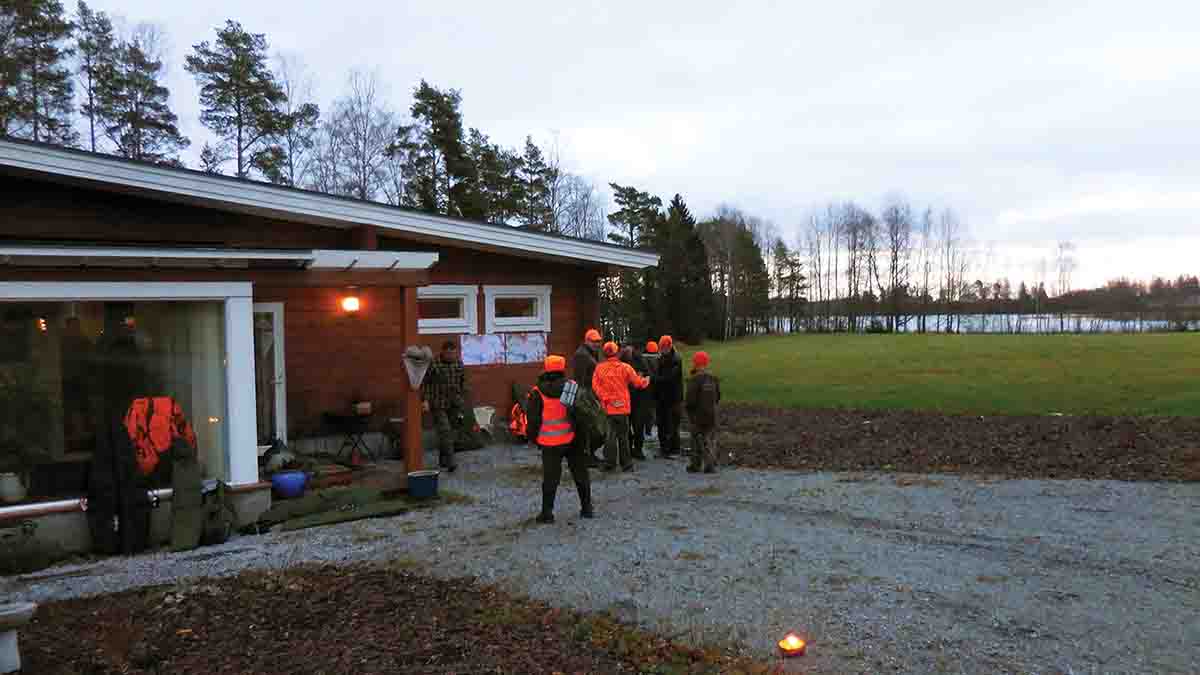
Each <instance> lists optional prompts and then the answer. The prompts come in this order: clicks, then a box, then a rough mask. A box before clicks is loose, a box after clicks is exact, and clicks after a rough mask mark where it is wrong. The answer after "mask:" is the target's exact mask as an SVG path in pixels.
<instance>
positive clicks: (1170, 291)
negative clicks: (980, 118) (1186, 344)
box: [0, 0, 1196, 341]
mask: <svg viewBox="0 0 1200 675" xmlns="http://www.w3.org/2000/svg"><path fill="white" fill-rule="evenodd" d="M165 39H166V34H165V31H164V30H163V29H162V28H161V27H160V26H157V25H155V24H150V23H139V24H135V25H133V26H131V27H130V26H124V25H121V26H118V25H116V23H115V22H114V21H113V20H112V19H111V17H109V16H107V15H106V14H105V13H104V12H99V11H94V10H92V9H91V8H90V7H89V6H88V5H87V4H86V3H85V2H82V1H80V2H79V3H78V5H77V6H76V9H75V12H74V14H73V15H68V13H67V11H66V9H65V7H64V6H63V4H62V2H61V1H60V0H0V136H10V137H15V138H26V139H30V140H34V141H39V142H47V143H55V144H60V145H67V146H76V147H83V148H85V149H89V150H91V151H93V152H108V153H112V154H116V155H119V156H122V157H126V158H129V159H134V160H139V161H147V162H154V163H161V164H169V165H176V166H182V165H183V161H182V159H181V153H182V152H183V151H184V150H186V149H187V148H188V147H189V146H190V145H191V142H190V140H189V139H188V138H186V137H184V136H183V135H182V134H181V133H180V130H179V126H178V123H179V120H178V117H177V116H176V115H175V113H174V112H172V110H171V109H170V106H169V100H170V92H169V91H168V89H167V87H166V86H165V84H164V79H165V75H166V73H165V72H164V66H163V57H164V54H163V51H164V45H165ZM184 68H185V69H186V71H187V72H188V73H190V74H191V75H192V76H193V77H194V78H195V81H196V83H197V85H198V87H199V103H200V107H201V115H200V121H201V122H202V123H203V124H204V126H205V127H207V128H208V129H209V130H210V131H211V132H212V135H213V138H214V140H212V141H210V142H206V143H204V145H203V147H202V148H201V149H200V151H199V166H198V167H196V168H199V169H201V170H203V171H207V172H212V173H225V172H227V171H228V172H230V173H231V174H232V175H234V176H237V177H239V178H252V179H257V180H265V181H270V182H272V183H276V184H280V185H288V186H294V187H301V188H305V189H310V190H316V191H320V192H325V193H329V194H336V195H342V196H347V197H354V198H357V199H363V200H373V201H380V202H386V203H389V204H393V205H398V206H405V207H409V208H413V209H418V210H421V211H426V212H429V213H435V214H443V215H448V216H454V217H459V218H466V219H472V220H478V221H484V222H490V223H495V224H503V225H509V226H513V227H522V228H528V229H532V230H537V231H542V232H547V233H552V234H562V235H567V236H574V237H582V238H588V239H595V240H608V241H610V242H612V243H614V244H617V245H621V246H629V247H637V248H647V249H651V250H654V251H656V252H658V253H659V254H660V256H661V264H660V265H659V266H658V267H657V268H656V269H652V270H647V271H644V272H636V273H635V272H627V273H624V274H621V275H618V276H615V277H611V278H606V279H604V280H602V282H601V288H600V295H601V317H602V321H603V323H604V327H605V329H606V330H607V331H608V332H610V333H611V334H613V335H616V336H619V337H621V338H624V339H629V340H639V341H640V340H641V339H643V338H649V337H654V336H657V335H661V334H663V333H673V334H676V335H678V336H680V337H682V338H683V339H685V340H689V341H701V340H704V339H731V338H735V337H739V336H743V335H753V334H762V333H768V332H796V331H802V330H803V331H822V332H823V331H850V332H861V331H878V332H889V331H916V332H934V331H939V332H954V331H958V330H961V329H962V321H963V318H964V317H969V316H972V315H980V316H985V317H986V316H992V315H1001V314H1031V315H1037V316H1043V315H1046V314H1056V315H1058V317H1059V322H1060V325H1059V329H1066V327H1067V320H1068V319H1067V317H1068V316H1069V315H1077V314H1079V313H1113V314H1114V315H1116V314H1120V315H1121V316H1130V315H1133V314H1136V315H1137V316H1139V317H1147V316H1148V317H1154V316H1166V317H1170V318H1171V319H1172V320H1175V321H1182V322H1183V325H1185V326H1186V325H1187V320H1188V319H1187V317H1189V316H1192V314H1191V313H1189V312H1193V310H1191V309H1188V308H1187V307H1188V306H1189V305H1188V303H1191V302H1194V301H1195V297H1196V293H1195V289H1194V288H1193V286H1194V284H1191V281H1189V280H1188V279H1178V280H1173V281H1170V282H1168V281H1164V280H1156V281H1155V282H1153V283H1152V284H1150V285H1149V286H1141V285H1138V284H1134V283H1133V282H1128V281H1125V280H1122V281H1119V282H1114V283H1112V284H1109V286H1108V287H1106V288H1104V289H1093V290H1092V291H1075V290H1074V289H1073V288H1072V284H1071V277H1072V273H1073V271H1074V269H1075V266H1076V262H1075V249H1074V246H1073V245H1072V244H1070V243H1069V242H1060V243H1059V244H1058V245H1057V246H1056V247H1055V250H1054V251H1053V253H1052V254H1051V256H1050V257H1049V258H1047V259H1046V260H1044V261H1043V262H1042V264H1041V265H1040V266H1039V274H1038V276H1039V277H1040V279H1039V280H1037V281H1036V282H1035V283H1032V284H1028V285H1027V284H1026V283H1025V282H1020V284H1019V288H1018V289H1017V290H1015V291H1014V290H1013V288H1012V285H1011V283H1010V282H1009V281H1008V280H1007V279H1001V280H992V281H989V282H985V281H984V279H985V278H988V277H989V276H990V275H989V273H988V272H989V269H988V268H989V267H990V257H991V256H990V253H988V252H985V253H984V254H982V255H981V254H980V252H979V251H978V250H977V249H976V248H974V247H973V246H972V244H971V242H970V240H969V232H968V230H967V227H966V224H965V223H964V222H963V221H962V219H961V218H960V217H959V216H958V215H957V214H956V213H955V212H954V210H952V209H949V208H942V209H934V208H932V207H929V208H925V209H918V208H916V207H914V206H913V205H911V204H910V203H908V202H907V201H906V200H904V199H902V198H899V197H890V198H888V199H887V200H885V203H884V205H883V206H882V208H880V209H879V210H878V211H877V212H872V211H871V210H870V209H868V208H865V207H863V206H861V205H859V204H858V203H855V202H852V201H851V202H843V203H830V204H828V205H826V206H824V207H822V208H820V209H816V210H814V211H813V212H812V213H811V214H810V216H809V217H808V218H807V219H806V222H805V223H804V224H803V225H802V227H801V231H800V234H799V236H798V237H796V239H795V241H794V243H789V242H788V241H787V240H786V239H785V238H784V237H782V236H781V235H780V233H779V228H778V227H777V226H776V225H775V224H773V223H771V222H770V221H767V220H764V219H762V218H758V217H756V216H753V215H751V214H747V213H745V212H743V211H741V210H739V209H737V208H735V207H733V206H728V205H723V206H720V207H718V208H717V209H716V210H715V212H714V213H713V214H712V215H710V216H708V217H706V218H703V219H697V218H696V217H695V216H693V214H692V213H691V211H690V209H689V208H688V206H687V204H686V203H685V201H684V199H683V197H682V196H681V195H678V194H676V195H675V196H674V198H673V199H672V200H671V201H670V203H668V204H667V205H666V206H665V207H664V205H663V201H662V199H661V198H660V197H658V196H655V195H652V194H650V193H649V192H646V191H643V190H640V189H638V188H637V187H635V186H629V185H620V184H617V183H610V184H609V186H608V188H609V191H610V192H611V195H612V201H613V208H612V209H611V211H610V209H609V205H608V203H607V198H606V196H605V195H604V194H603V193H602V192H601V190H600V188H598V187H597V186H596V185H595V184H593V183H592V182H591V181H590V180H588V179H586V178H584V177H583V176H581V175H578V174H575V173H572V172H571V171H568V170H566V169H565V167H564V163H563V160H562V156H561V152H560V151H559V149H558V147H557V144H554V145H551V146H550V147H548V148H543V147H541V146H539V145H538V144H537V143H535V142H534V141H533V138H532V137H531V136H527V137H526V139H525V142H524V145H523V147H521V148H509V147H504V146H502V145H501V144H498V143H495V142H493V141H492V140H491V139H490V138H489V137H488V135H487V134H485V133H484V132H482V131H481V130H479V129H477V128H473V127H468V126H467V125H466V123H465V121H464V119H463V114H462V110H461V108H462V93H461V92H460V91H459V90H456V89H448V88H440V87H437V86H435V85H433V84H430V83H428V82H426V81H424V80H422V81H421V82H420V83H419V84H418V85H417V86H416V87H415V88H414V90H413V92H412V101H411V104H410V105H409V106H408V108H407V110H406V111H400V110H397V109H396V108H394V107H393V106H392V104H391V103H390V101H389V100H388V97H387V96H386V92H385V87H384V85H383V83H382V81H381V78H380V76H379V75H378V74H377V73H375V72H372V71H368V70H361V69H356V70H352V71H351V72H350V73H348V75H347V77H346V82H345V84H344V87H343V89H342V92H341V93H340V95H338V96H337V97H335V98H334V99H333V100H332V101H331V102H329V103H328V104H326V105H325V106H324V107H322V106H321V105H319V104H318V102H317V101H316V100H314V99H315V97H314V90H315V82H314V81H313V79H312V77H311V75H310V74H309V73H308V71H307V70H306V68H305V67H304V65H303V63H302V62H301V61H300V60H298V59H296V58H286V57H275V58H272V57H271V56H270V50H269V43H268V41H267V38H266V36H265V35H264V34H261V33H254V32H251V31H247V30H246V29H245V28H244V27H243V26H242V25H241V24H240V23H238V22H236V21H233V20H230V21H227V22H226V23H225V24H224V25H223V26H221V27H219V28H217V29H216V31H215V34H214V36H213V38H212V39H211V40H205V41H202V42H200V43H198V44H195V45H193V47H192V49H191V52H190V53H189V54H188V56H187V58H186V59H185V63H184ZM81 132H82V133H81ZM1051 268H1053V269H1052V270H1051ZM1051 276H1053V278H1051ZM1047 283H1049V284H1050V287H1049V288H1048V287H1047ZM1139 320H1140V319H1139Z"/></svg>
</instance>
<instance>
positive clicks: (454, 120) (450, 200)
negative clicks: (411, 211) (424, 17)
mask: <svg viewBox="0 0 1200 675" xmlns="http://www.w3.org/2000/svg"><path fill="white" fill-rule="evenodd" d="M461 104H462V96H461V94H460V93H459V92H458V90H456V89H450V90H447V91H442V90H440V89H437V88H436V87H433V86H431V85H430V84H429V83H428V82H426V81H424V80H421V84H420V85H418V86H417V88H416V90H415V91H414V92H413V104H412V108H411V109H410V114H411V115H412V119H413V123H412V124H411V125H406V126H403V127H401V128H400V131H399V134H398V136H397V142H396V143H395V145H394V151H395V152H401V153H403V154H404V157H405V170H404V173H405V175H406V185H405V190H404V203H405V204H406V205H408V206H412V207H414V208H418V209H421V210H423V211H428V212H430V213H441V214H444V215H450V216H460V217H464V218H471V217H481V216H482V214H481V213H480V208H479V205H478V204H477V203H475V200H474V198H473V195H472V194H471V192H472V190H473V189H474V185H473V184H472V181H473V178H474V173H475V172H474V166H473V164H472V162H471V158H470V156H469V154H468V152H467V144H466V141H465V139H464V131H463V120H462V112H461V110H460V109H459V108H460V106H461Z"/></svg>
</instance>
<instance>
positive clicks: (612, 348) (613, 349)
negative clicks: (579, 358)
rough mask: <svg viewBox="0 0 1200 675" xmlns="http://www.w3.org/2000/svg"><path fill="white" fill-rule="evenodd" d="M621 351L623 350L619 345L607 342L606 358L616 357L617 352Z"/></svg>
mask: <svg viewBox="0 0 1200 675" xmlns="http://www.w3.org/2000/svg"><path fill="white" fill-rule="evenodd" d="M619 351H621V348H620V347H618V346H617V343H615V342H605V343H604V355H605V356H616V355H617V352H619Z"/></svg>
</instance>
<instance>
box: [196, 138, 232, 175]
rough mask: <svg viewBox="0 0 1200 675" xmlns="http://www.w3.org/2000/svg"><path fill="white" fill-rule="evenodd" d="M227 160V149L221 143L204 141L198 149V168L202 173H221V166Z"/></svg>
mask: <svg viewBox="0 0 1200 675" xmlns="http://www.w3.org/2000/svg"><path fill="white" fill-rule="evenodd" d="M228 161H229V150H228V148H226V147H225V146H224V145H223V144H222V143H217V144H216V145H214V144H212V143H205V144H204V147H203V148H201V149H200V170H201V171H203V172H204V173H221V166H222V165H223V164H225V162H228Z"/></svg>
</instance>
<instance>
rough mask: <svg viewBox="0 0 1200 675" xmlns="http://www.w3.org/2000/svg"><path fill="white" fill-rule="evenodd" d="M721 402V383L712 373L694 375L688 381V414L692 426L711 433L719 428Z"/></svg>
mask: <svg viewBox="0 0 1200 675" xmlns="http://www.w3.org/2000/svg"><path fill="white" fill-rule="evenodd" d="M720 402H721V381H720V380H718V379H717V376H716V375H713V374H711V373H699V374H696V375H693V376H692V378H691V379H690V380H689V381H688V391H687V404H686V407H687V414H688V419H690V420H691V421H692V426H693V427H695V428H696V429H699V430H700V431H711V430H712V429H713V428H715V427H716V426H717V404H718V403H720Z"/></svg>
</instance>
